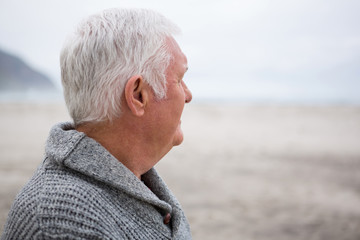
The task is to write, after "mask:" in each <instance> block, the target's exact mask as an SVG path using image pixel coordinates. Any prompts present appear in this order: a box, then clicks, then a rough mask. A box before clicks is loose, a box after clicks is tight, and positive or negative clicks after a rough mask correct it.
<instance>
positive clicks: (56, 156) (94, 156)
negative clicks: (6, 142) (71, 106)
mask: <svg viewBox="0 0 360 240" xmlns="http://www.w3.org/2000/svg"><path fill="white" fill-rule="evenodd" d="M142 180H143V181H144V182H141V181H140V180H139V179H138V178H136V176H135V175H134V174H133V173H132V172H131V171H130V170H128V169H127V168H126V167H125V166H124V165H123V164H121V163H120V162H119V161H118V160H117V159H115V158H114V157H113V156H112V155H111V154H110V153H109V152H108V151H106V149H104V148H103V147H102V146H101V145H100V144H99V143H97V142H96V141H94V140H93V139H91V138H88V137H87V136H86V135H85V134H83V133H80V132H77V131H75V130H73V129H72V125H71V124H70V123H64V124H59V125H56V126H55V127H54V128H53V129H52V130H51V132H50V136H49V138H48V141H47V146H46V156H45V160H44V161H43V163H42V164H41V165H40V166H39V168H38V169H37V171H36V173H35V174H34V176H33V177H32V178H31V180H30V181H29V182H28V183H27V184H26V186H25V187H24V188H23V189H22V190H21V192H20V193H19V194H18V196H17V197H16V199H15V201H14V203H13V205H12V208H11V210H10V213H9V216H8V219H7V222H6V225H5V231H4V233H3V235H2V237H1V239H2V240H5V239H24V240H25V239H191V233H190V228H189V225H188V222H187V220H186V217H185V215H184V213H183V211H182V209H181V206H180V204H179V202H178V201H177V200H176V198H175V197H174V195H173V194H172V193H171V192H170V190H169V189H168V188H167V186H166V185H165V183H164V182H163V181H162V180H161V178H160V177H159V176H158V174H157V173H156V171H155V169H151V170H150V171H149V172H147V173H146V174H144V175H143V176H142ZM150 189H151V190H150ZM168 213H170V214H171V221H170V223H169V224H164V218H165V216H166V215H167V214H168Z"/></svg>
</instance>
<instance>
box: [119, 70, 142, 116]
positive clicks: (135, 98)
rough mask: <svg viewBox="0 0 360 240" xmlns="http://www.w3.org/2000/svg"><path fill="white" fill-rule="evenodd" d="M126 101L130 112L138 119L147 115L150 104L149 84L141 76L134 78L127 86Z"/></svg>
mask: <svg viewBox="0 0 360 240" xmlns="http://www.w3.org/2000/svg"><path fill="white" fill-rule="evenodd" d="M125 100H126V103H127V105H128V107H129V109H130V111H131V112H132V113H133V114H134V115H135V116H138V117H141V116H143V115H144V113H145V106H146V104H147V102H148V88H147V84H146V83H145V82H144V79H143V77H142V76H141V75H135V76H132V77H131V78H130V79H129V80H128V81H127V83H126V85H125Z"/></svg>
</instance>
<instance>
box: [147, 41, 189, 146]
mask: <svg viewBox="0 0 360 240" xmlns="http://www.w3.org/2000/svg"><path fill="white" fill-rule="evenodd" d="M167 45H168V47H169V49H170V51H171V52H172V54H173V59H172V60H171V62H170V65H169V67H168V68H167V70H166V80H167V95H166V98H165V99H163V100H160V101H158V102H157V103H156V107H155V111H154V113H155V114H156V115H154V120H155V121H156V125H157V129H156V136H158V137H159V138H158V139H157V140H159V141H160V144H161V145H162V146H166V147H168V148H169V149H167V150H170V149H171V147H173V146H177V145H179V144H181V143H182V141H183V133H182V130H181V120H180V118H181V114H182V112H183V109H184V105H185V103H189V102H190V101H191V98H192V95H191V92H190V90H189V89H188V88H187V86H186V85H185V83H184V80H183V77H184V74H185V72H186V71H187V68H188V66H187V59H186V56H185V55H184V54H183V53H182V51H181V49H180V47H179V46H178V44H177V43H176V41H175V40H174V39H173V38H169V39H168V40H167Z"/></svg>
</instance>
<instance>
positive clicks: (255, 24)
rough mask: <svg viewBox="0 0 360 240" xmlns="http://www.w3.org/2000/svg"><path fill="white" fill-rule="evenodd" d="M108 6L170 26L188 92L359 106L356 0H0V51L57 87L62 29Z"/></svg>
mask: <svg viewBox="0 0 360 240" xmlns="http://www.w3.org/2000/svg"><path fill="white" fill-rule="evenodd" d="M110 7H142V8H151V9H154V10H157V11H159V12H161V13H162V14H163V15H165V16H166V17H168V18H169V19H171V20H172V21H173V22H175V23H176V24H177V25H179V27H180V28H181V29H182V34H181V36H179V37H178V38H177V39H178V41H179V43H180V46H181V47H182V49H183V51H184V53H185V54H186V55H187V57H188V61H189V67H190V69H189V72H188V73H187V76H186V77H187V81H188V85H189V86H190V87H191V88H192V91H193V94H194V97H195V98H196V96H200V97H211V96H214V97H215V98H216V97H221V96H222V97H224V96H229V97H238V98H246V97H249V98H264V99H267V98H268V99H271V98H275V99H276V98H277V97H279V96H281V97H282V98H292V97H296V96H297V97H301V96H302V97H304V96H305V98H306V96H308V97H309V98H312V99H314V98H319V99H321V98H333V99H338V100H340V101H341V100H344V101H346V98H348V99H347V100H349V99H350V101H355V102H356V101H358V102H359V103H360V93H359V92H360V26H359V25H360V24H359V23H360V14H359V12H360V1H359V0H243V1H242V0H222V1H219V0H218V1H211V0H197V1H194V0H192V1H190V0H189V1H188V0H181V1H166V0H155V1H149V0H143V1H142V0H129V1H121V0H117V1H115V0H101V1H98V0H0V48H2V49H4V50H6V51H8V52H10V53H13V54H16V55H17V56H19V57H21V58H23V59H24V60H25V61H26V62H27V63H29V64H30V65H31V66H33V67H35V68H36V69H38V70H40V71H42V72H44V73H46V74H47V75H49V76H50V77H51V78H52V79H53V80H54V81H55V82H57V83H58V84H59V83H60V70H59V52H60V49H61V46H62V43H63V41H64V39H65V37H66V35H67V34H68V33H69V32H71V31H72V30H73V29H74V28H75V26H76V24H77V23H78V22H79V21H80V20H81V19H82V18H84V17H85V16H87V15H89V14H93V13H96V12H99V11H101V10H102V9H105V8H110ZM59 85H60V84H59ZM315 100H316V99H315Z"/></svg>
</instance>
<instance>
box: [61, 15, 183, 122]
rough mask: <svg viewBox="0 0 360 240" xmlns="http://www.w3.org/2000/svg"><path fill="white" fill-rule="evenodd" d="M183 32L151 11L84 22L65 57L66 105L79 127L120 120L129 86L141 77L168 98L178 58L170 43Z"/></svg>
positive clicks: (71, 38) (159, 95)
mask: <svg viewBox="0 0 360 240" xmlns="http://www.w3.org/2000/svg"><path fill="white" fill-rule="evenodd" d="M178 31H179V30H178V28H177V26H176V25H174V24H173V23H172V22H170V21H169V20H168V19H166V18H165V17H163V16H162V15H160V14H159V13H156V12H154V11H151V10H145V9H108V10H105V11H103V12H102V13H100V14H97V15H93V16H90V17H89V18H87V19H85V20H84V21H82V22H81V23H80V25H79V26H78V28H77V30H76V31H75V32H74V33H73V34H72V35H71V36H69V38H68V40H67V41H66V43H65V44H64V46H63V49H62V51H61V55H60V65H61V80H62V84H63V88H64V97H65V102H66V105H67V108H68V110H69V113H70V116H71V117H72V119H73V121H74V123H75V125H79V124H81V123H84V122H93V121H104V120H112V119H113V118H115V117H118V116H120V114H121V109H120V99H121V96H122V93H123V90H124V86H125V84H126V82H127V80H129V79H130V78H131V77H132V76H134V75H137V74H139V75H141V76H142V77H143V79H144V81H145V82H147V83H148V84H149V85H150V86H151V87H152V89H153V91H154V94H155V96H156V97H157V98H158V99H162V98H164V97H165V95H166V77H165V71H166V69H167V67H168V66H169V62H170V60H171V58H172V54H171V53H170V51H169V50H168V49H167V46H166V44H165V41H166V38H167V37H170V36H172V34H175V33H177V32H178Z"/></svg>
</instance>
